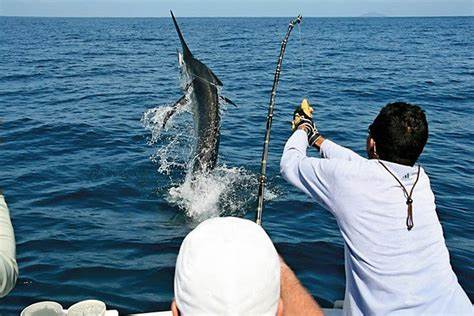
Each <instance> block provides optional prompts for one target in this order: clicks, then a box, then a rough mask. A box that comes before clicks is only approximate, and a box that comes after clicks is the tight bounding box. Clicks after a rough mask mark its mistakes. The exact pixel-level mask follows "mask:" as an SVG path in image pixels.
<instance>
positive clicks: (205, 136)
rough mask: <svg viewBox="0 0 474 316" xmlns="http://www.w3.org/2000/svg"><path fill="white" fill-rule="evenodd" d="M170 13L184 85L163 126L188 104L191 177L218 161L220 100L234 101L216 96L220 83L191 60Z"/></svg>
mask: <svg viewBox="0 0 474 316" xmlns="http://www.w3.org/2000/svg"><path fill="white" fill-rule="evenodd" d="M170 12H171V17H172V18H173V23H174V26H175V28H176V32H177V33H178V36H179V40H180V42H181V46H182V54H181V53H179V52H178V61H179V65H180V66H181V69H182V70H181V71H182V73H183V74H184V78H185V80H186V84H185V87H184V89H183V90H184V91H183V92H184V94H185V95H184V96H183V97H181V98H180V99H179V100H178V101H177V102H176V103H175V105H174V106H173V107H172V109H171V110H170V111H169V112H168V113H167V114H166V116H165V120H164V123H163V126H164V125H165V124H166V122H167V121H168V119H169V118H170V117H171V116H172V115H173V114H174V113H175V112H176V110H177V109H178V108H179V107H180V106H183V105H185V104H186V103H188V102H190V104H191V110H192V114H193V118H194V131H195V134H196V146H195V150H194V160H193V162H192V172H193V174H194V173H197V172H201V173H203V172H206V171H209V170H211V169H213V168H214V167H215V166H216V162H217V155H218V151H219V136H220V132H219V128H220V112H219V99H220V98H222V99H224V101H225V102H229V103H231V104H233V102H232V101H230V100H229V99H227V98H223V97H221V96H219V87H222V82H221V81H220V80H219V78H217V76H216V75H215V74H214V73H213V72H212V70H211V69H209V68H208V67H207V66H206V65H204V64H203V63H202V62H201V61H199V60H198V59H196V58H194V56H193V54H192V53H191V51H190V50H189V48H188V45H187V44H186V42H185V41H184V37H183V34H182V33H181V30H180V29H179V26H178V23H177V22H176V19H175V17H174V15H173V12H172V11H170ZM188 98H189V99H188Z"/></svg>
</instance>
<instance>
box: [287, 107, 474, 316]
mask: <svg viewBox="0 0 474 316" xmlns="http://www.w3.org/2000/svg"><path fill="white" fill-rule="evenodd" d="M312 116H313V115H312V108H311V107H310V106H309V103H307V101H306V100H303V103H302V104H301V106H300V108H298V109H297V110H296V111H295V113H294V116H293V131H294V133H293V135H292V136H291V137H290V138H289V139H288V141H287V143H286V145H285V149H284V151H283V156H282V158H281V163H280V168H281V174H282V176H283V177H284V178H285V179H286V180H287V181H288V182H290V183H291V184H293V185H294V186H296V187H297V188H299V189H300V190H302V191H303V192H304V193H306V194H307V195H309V196H310V197H312V198H314V199H317V200H319V201H320V202H321V203H322V204H323V205H324V206H325V208H327V209H328V210H329V211H330V212H331V213H332V214H333V215H334V216H335V218H336V220H337V223H338V226H339V229H340V232H341V235H342V237H343V239H344V249H345V269H346V294H345V300H344V312H345V314H348V315H387V314H397V315H472V314H473V307H472V304H471V302H470V301H469V298H468V297H467V295H466V293H465V292H464V291H463V289H462V288H461V286H460V285H459V283H458V280H457V277H456V275H455V274H454V272H453V270H452V267H451V265H450V262H449V253H448V249H447V247H446V244H445V241H444V237H443V230H442V227H441V224H440V222H439V219H438V216H437V214H436V205H435V200H434V195H433V192H432V190H431V187H430V181H429V178H428V176H427V174H426V173H425V171H424V169H423V168H422V167H421V166H420V165H416V161H417V160H418V157H419V156H420V154H421V152H422V151H423V148H424V146H425V144H426V142H427V139H428V123H427V121H426V117H425V114H424V112H423V111H422V109H421V108H420V107H418V106H416V105H410V104H407V103H402V102H397V103H391V104H388V105H386V106H385V107H384V108H382V110H381V111H380V113H379V114H378V116H377V117H376V118H375V120H374V122H373V123H372V124H371V125H370V126H369V131H368V133H369V134H368V136H367V154H368V159H366V158H363V157H361V156H359V155H358V154H356V153H355V152H353V151H351V150H349V149H347V148H344V147H342V146H340V145H337V144H336V143H334V142H332V141H330V140H328V139H325V138H324V137H323V136H321V135H320V133H319V132H318V129H317V128H316V125H315V124H314V123H313V119H312ZM308 146H310V147H315V148H316V149H318V150H319V151H320V153H321V158H310V157H308V156H307V155H306V148H307V147H308Z"/></svg>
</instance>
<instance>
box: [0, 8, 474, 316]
mask: <svg viewBox="0 0 474 316" xmlns="http://www.w3.org/2000/svg"><path fill="white" fill-rule="evenodd" d="M303 14H304V12H303ZM288 21H289V18H179V22H180V24H181V28H182V30H183V33H184V36H185V38H186V40H187V42H188V45H189V47H190V49H191V50H192V52H193V53H194V54H195V56H196V57H198V58H199V59H201V60H202V61H203V62H205V63H206V64H207V65H208V66H209V67H210V68H211V69H213V71H214V72H215V73H216V74H217V75H218V76H219V78H220V79H221V80H222V82H223V83H224V89H223V91H222V93H223V95H225V96H226V97H228V98H230V99H232V100H233V101H234V102H235V103H236V104H238V107H237V108H234V107H233V106H223V113H222V127H221V133H222V136H221V140H220V144H221V146H220V152H219V166H218V168H217V169H216V171H215V172H214V173H213V175H212V176H211V177H209V178H207V179H202V181H201V182H200V186H199V187H198V189H196V190H194V191H193V189H191V188H190V187H189V186H187V183H186V181H185V178H186V162H187V159H188V158H189V153H190V151H191V148H192V144H193V140H192V130H191V129H190V127H191V122H192V120H191V116H190V114H189V113H188V112H187V111H186V109H184V110H183V111H182V112H181V113H179V114H178V115H176V117H175V118H173V119H172V121H171V122H170V123H169V124H168V126H167V127H166V128H165V129H162V128H161V127H160V124H159V122H160V115H162V113H163V109H164V108H165V107H166V106H170V105H171V104H173V103H174V101H175V100H177V99H178V98H179V97H180V96H181V92H180V89H179V86H180V79H179V69H178V67H177V56H176V48H178V47H179V42H178V39H177V35H176V33H175V30H174V28H173V26H172V22H171V19H169V18H159V19H136V18H130V19H114V18H107V19H100V18H91V19H88V18H87V19H86V18H14V17H11V18H10V17H0V29H1V32H0V119H1V122H0V139H1V143H0V188H1V189H2V190H3V192H4V194H5V197H6V199H7V201H8V203H9V206H10V211H11V216H12V221H13V225H14V228H15V233H16V238H17V259H18V264H19V267H20V277H19V280H18V283H17V286H16V288H15V289H14V290H13V291H12V292H11V294H10V295H9V296H7V297H6V298H4V299H1V300H0V315H15V314H18V313H17V312H18V311H20V310H21V309H22V308H24V307H25V306H27V305H29V304H31V303H33V302H36V301H39V300H54V301H58V302H60V303H61V304H62V305H63V306H64V307H68V306H70V305H71V304H73V303H75V302H77V301H80V300H83V299H87V298H96V299H100V300H103V301H104V302H106V304H107V306H108V307H109V308H114V309H118V310H120V311H121V313H129V312H146V311H156V310H163V309H167V308H168V306H169V303H170V301H171V299H172V297H173V271H174V262H175V259H176V255H177V252H178V250H179V246H180V243H181V241H182V239H183V238H184V236H185V235H186V234H187V233H188V232H189V231H190V229H192V228H193V227H194V226H195V225H196V224H197V223H198V222H199V221H200V220H202V219H203V218H206V217H210V216H217V215H219V214H221V215H222V214H224V215H229V214H231V215H236V216H243V217H246V218H250V219H252V218H254V215H255V211H254V210H255V204H256V191H257V181H256V179H257V176H258V171H259V166H260V156H261V149H262V144H263V137H264V131H265V120H266V113H267V105H268V99H269V94H270V90H271V85H272V80H273V73H274V70H275V66H276V59H277V57H278V52H279V48H280V42H281V40H282V37H283V35H284V33H285V31H286V28H287V25H288ZM473 38H474V18H472V17H465V18H307V19H304V22H303V24H302V25H301V29H298V28H295V30H294V33H293V34H292V36H291V38H290V42H289V44H288V48H287V54H286V57H285V61H284V65H283V71H282V75H281V83H280V86H279V90H278V93H277V103H276V111H275V118H274V122H273V129H272V139H271V145H270V157H269V168H268V175H269V191H268V192H267V203H266V209H265V212H264V218H263V219H264V227H265V228H266V230H267V231H268V233H269V234H270V236H271V238H272V239H273V241H274V242H275V244H276V246H277V248H278V249H279V250H280V251H281V253H282V254H283V256H284V258H285V259H286V260H287V261H288V263H289V265H290V266H291V267H293V268H294V270H295V271H296V273H297V275H298V276H299V277H300V279H301V280H302V282H303V284H304V285H305V286H306V287H307V288H308V289H309V290H310V291H311V293H312V294H313V295H314V296H315V297H316V298H317V300H318V302H320V304H321V305H322V306H331V304H332V302H333V301H335V300H337V299H342V298H343V296H344V285H345V283H344V282H345V281H344V266H343V265H344V262H343V243H342V239H341V237H340V235H339V233H338V230H337V226H336V222H335V220H334V219H333V218H332V217H331V215H330V214H329V213H328V212H326V211H325V210H323V209H322V207H321V206H319V205H317V204H315V203H313V202H311V201H310V200H309V199H308V198H307V197H305V196H304V195H303V194H302V193H300V192H298V191H297V190H296V189H294V188H292V187H291V186H289V185H288V184H286V183H285V181H284V180H283V179H282V178H281V177H280V176H279V172H278V169H279V167H278V165H279V158H280V155H281V152H282V149H283V145H284V142H285V140H286V139H287V138H288V136H289V134H290V131H289V127H290V125H289V120H290V116H291V113H292V110H293V109H294V107H295V106H296V105H297V104H298V103H299V102H300V100H301V99H302V98H303V97H307V98H309V99H310V101H311V102H312V103H313V104H314V106H315V110H316V117H317V122H318V126H319V129H320V131H321V132H322V133H323V134H324V135H325V136H327V137H328V138H331V139H332V140H335V141H336V142H339V143H340V144H342V145H345V146H348V147H350V148H352V149H354V150H355V151H356V152H358V153H360V154H364V148H365V137H366V131H367V126H368V125H369V124H370V123H371V121H372V120H373V118H374V117H375V115H376V114H377V113H378V111H379V109H380V108H381V107H382V106H383V105H385V104H386V103H387V102H391V101H397V100H403V101H408V102H411V103H416V104H418V105H420V106H422V107H423V108H424V109H425V110H426V113H427V117H428V121H429V124H430V138H429V142H428V144H427V147H426V149H425V151H424V153H423V155H422V157H421V163H422V164H423V166H424V168H425V169H426V171H427V173H428V174H429V176H430V178H431V183H432V187H433V190H434V192H435V194H436V201H437V205H438V210H437V211H438V215H439V218H440V220H441V223H442V225H443V229H444V233H445V238H446V242H447V245H448V248H449V250H450V254H451V263H452V265H453V268H454V270H455V272H456V274H457V276H458V278H459V281H460V283H461V285H462V286H463V288H464V289H465V291H466V292H467V293H468V295H469V297H470V298H471V300H473V299H474V268H473V267H474V264H473V262H474V242H473V236H474V215H473V214H472V211H473V205H474V197H473V187H474V172H473V167H472V166H473V164H474V158H473V156H474V152H473V148H474V128H473V124H472V120H473V118H474V116H473V114H474V107H473V100H474V56H473V53H472V52H473V51H474V43H473V40H472V39H473ZM313 154H314V155H316V152H313Z"/></svg>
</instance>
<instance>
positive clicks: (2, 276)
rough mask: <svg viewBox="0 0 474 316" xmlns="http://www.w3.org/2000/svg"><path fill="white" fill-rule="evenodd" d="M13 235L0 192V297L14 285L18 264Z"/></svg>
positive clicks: (6, 207)
mask: <svg viewBox="0 0 474 316" xmlns="http://www.w3.org/2000/svg"><path fill="white" fill-rule="evenodd" d="M15 255H16V254H15V235H14V234H13V227H12V223H11V221H10V212H9V210H8V206H7V204H6V202H5V198H4V197H3V195H2V194H0V297H4V296H6V295H7V294H8V293H9V292H10V291H11V290H12V289H13V287H14V286H15V283H16V279H17V277H18V265H17V263H16V259H15Z"/></svg>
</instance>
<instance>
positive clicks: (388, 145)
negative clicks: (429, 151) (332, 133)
mask: <svg viewBox="0 0 474 316" xmlns="http://www.w3.org/2000/svg"><path fill="white" fill-rule="evenodd" d="M369 132H370V136H371V137H372V138H373V139H374V140H375V143H376V147H377V148H376V149H377V154H378V155H379V157H380V159H383V160H387V161H391V162H395V163H399V164H403V165H409V166H413V165H414V164H415V162H416V160H417V159H418V157H419V156H420V154H421V152H422V151H423V148H424V147H425V145H426V142H427V140H428V122H427V121H426V116H425V113H424V112H423V110H422V109H421V108H420V107H419V106H417V105H411V104H408V103H404V102H395V103H389V104H387V105H386V106H384V107H383V108H382V110H380V113H379V115H377V117H376V118H375V120H374V122H373V123H372V125H370V127H369Z"/></svg>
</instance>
